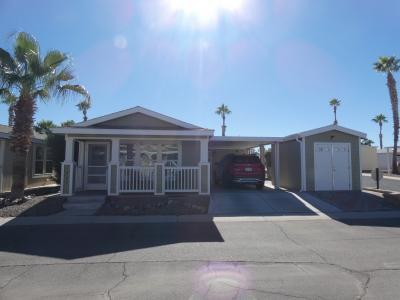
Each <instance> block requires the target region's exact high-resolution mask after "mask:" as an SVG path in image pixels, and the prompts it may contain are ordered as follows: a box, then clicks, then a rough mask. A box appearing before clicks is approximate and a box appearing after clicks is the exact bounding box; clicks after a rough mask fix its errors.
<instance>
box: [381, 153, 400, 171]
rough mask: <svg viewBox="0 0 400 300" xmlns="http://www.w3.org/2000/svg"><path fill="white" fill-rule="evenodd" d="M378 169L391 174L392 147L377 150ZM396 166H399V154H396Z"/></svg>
mask: <svg viewBox="0 0 400 300" xmlns="http://www.w3.org/2000/svg"><path fill="white" fill-rule="evenodd" d="M377 157H378V168H379V169H381V170H382V171H383V172H387V173H391V172H392V162H393V147H384V148H383V149H378V150H377ZM397 164H398V165H400V153H397Z"/></svg>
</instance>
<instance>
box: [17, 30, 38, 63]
mask: <svg viewBox="0 0 400 300" xmlns="http://www.w3.org/2000/svg"><path fill="white" fill-rule="evenodd" d="M14 55H15V58H16V59H17V61H19V62H20V63H22V64H24V65H25V66H27V65H28V62H29V59H30V58H31V57H32V56H40V47H39V44H38V42H37V41H36V39H35V38H34V37H33V36H31V35H30V34H28V33H26V32H19V33H18V34H17V37H16V38H15V44H14Z"/></svg>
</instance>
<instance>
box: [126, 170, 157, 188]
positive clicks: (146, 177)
mask: <svg viewBox="0 0 400 300" xmlns="http://www.w3.org/2000/svg"><path fill="white" fill-rule="evenodd" d="M154 173H155V169H154V167H125V166H120V167H119V191H120V192H121V193H135V192H154V176H155V174H154Z"/></svg>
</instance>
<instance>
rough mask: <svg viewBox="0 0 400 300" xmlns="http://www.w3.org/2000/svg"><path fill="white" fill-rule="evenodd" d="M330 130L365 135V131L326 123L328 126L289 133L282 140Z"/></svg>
mask: <svg viewBox="0 0 400 300" xmlns="http://www.w3.org/2000/svg"><path fill="white" fill-rule="evenodd" d="M332 130H336V131H340V132H343V133H347V134H350V135H354V136H358V137H360V138H366V137H367V134H366V133H363V132H360V131H356V130H353V129H350V128H346V127H342V126H338V125H328V126H324V127H320V128H316V129H312V130H307V131H303V132H299V133H295V134H291V135H288V136H286V137H284V138H283V139H282V140H283V141H290V140H293V139H296V138H297V137H307V136H310V135H316V134H320V133H324V132H328V131H332Z"/></svg>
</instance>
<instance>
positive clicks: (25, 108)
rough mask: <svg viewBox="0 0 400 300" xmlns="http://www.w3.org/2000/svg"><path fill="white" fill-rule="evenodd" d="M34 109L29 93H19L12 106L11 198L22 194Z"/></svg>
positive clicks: (30, 142)
mask: <svg viewBox="0 0 400 300" xmlns="http://www.w3.org/2000/svg"><path fill="white" fill-rule="evenodd" d="M35 111H36V105H35V100H34V99H33V98H32V97H31V96H30V95H29V94H21V96H20V97H19V99H18V101H17V103H16V104H15V107H14V113H15V117H14V122H13V123H14V124H13V128H12V131H11V150H12V151H13V152H14V154H15V158H14V161H13V175H12V178H13V183H12V187H11V199H17V198H22V197H23V196H24V189H25V176H26V163H27V156H28V152H29V150H30V148H31V144H32V135H33V131H32V128H33V122H34V120H33V115H34V113H35Z"/></svg>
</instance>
